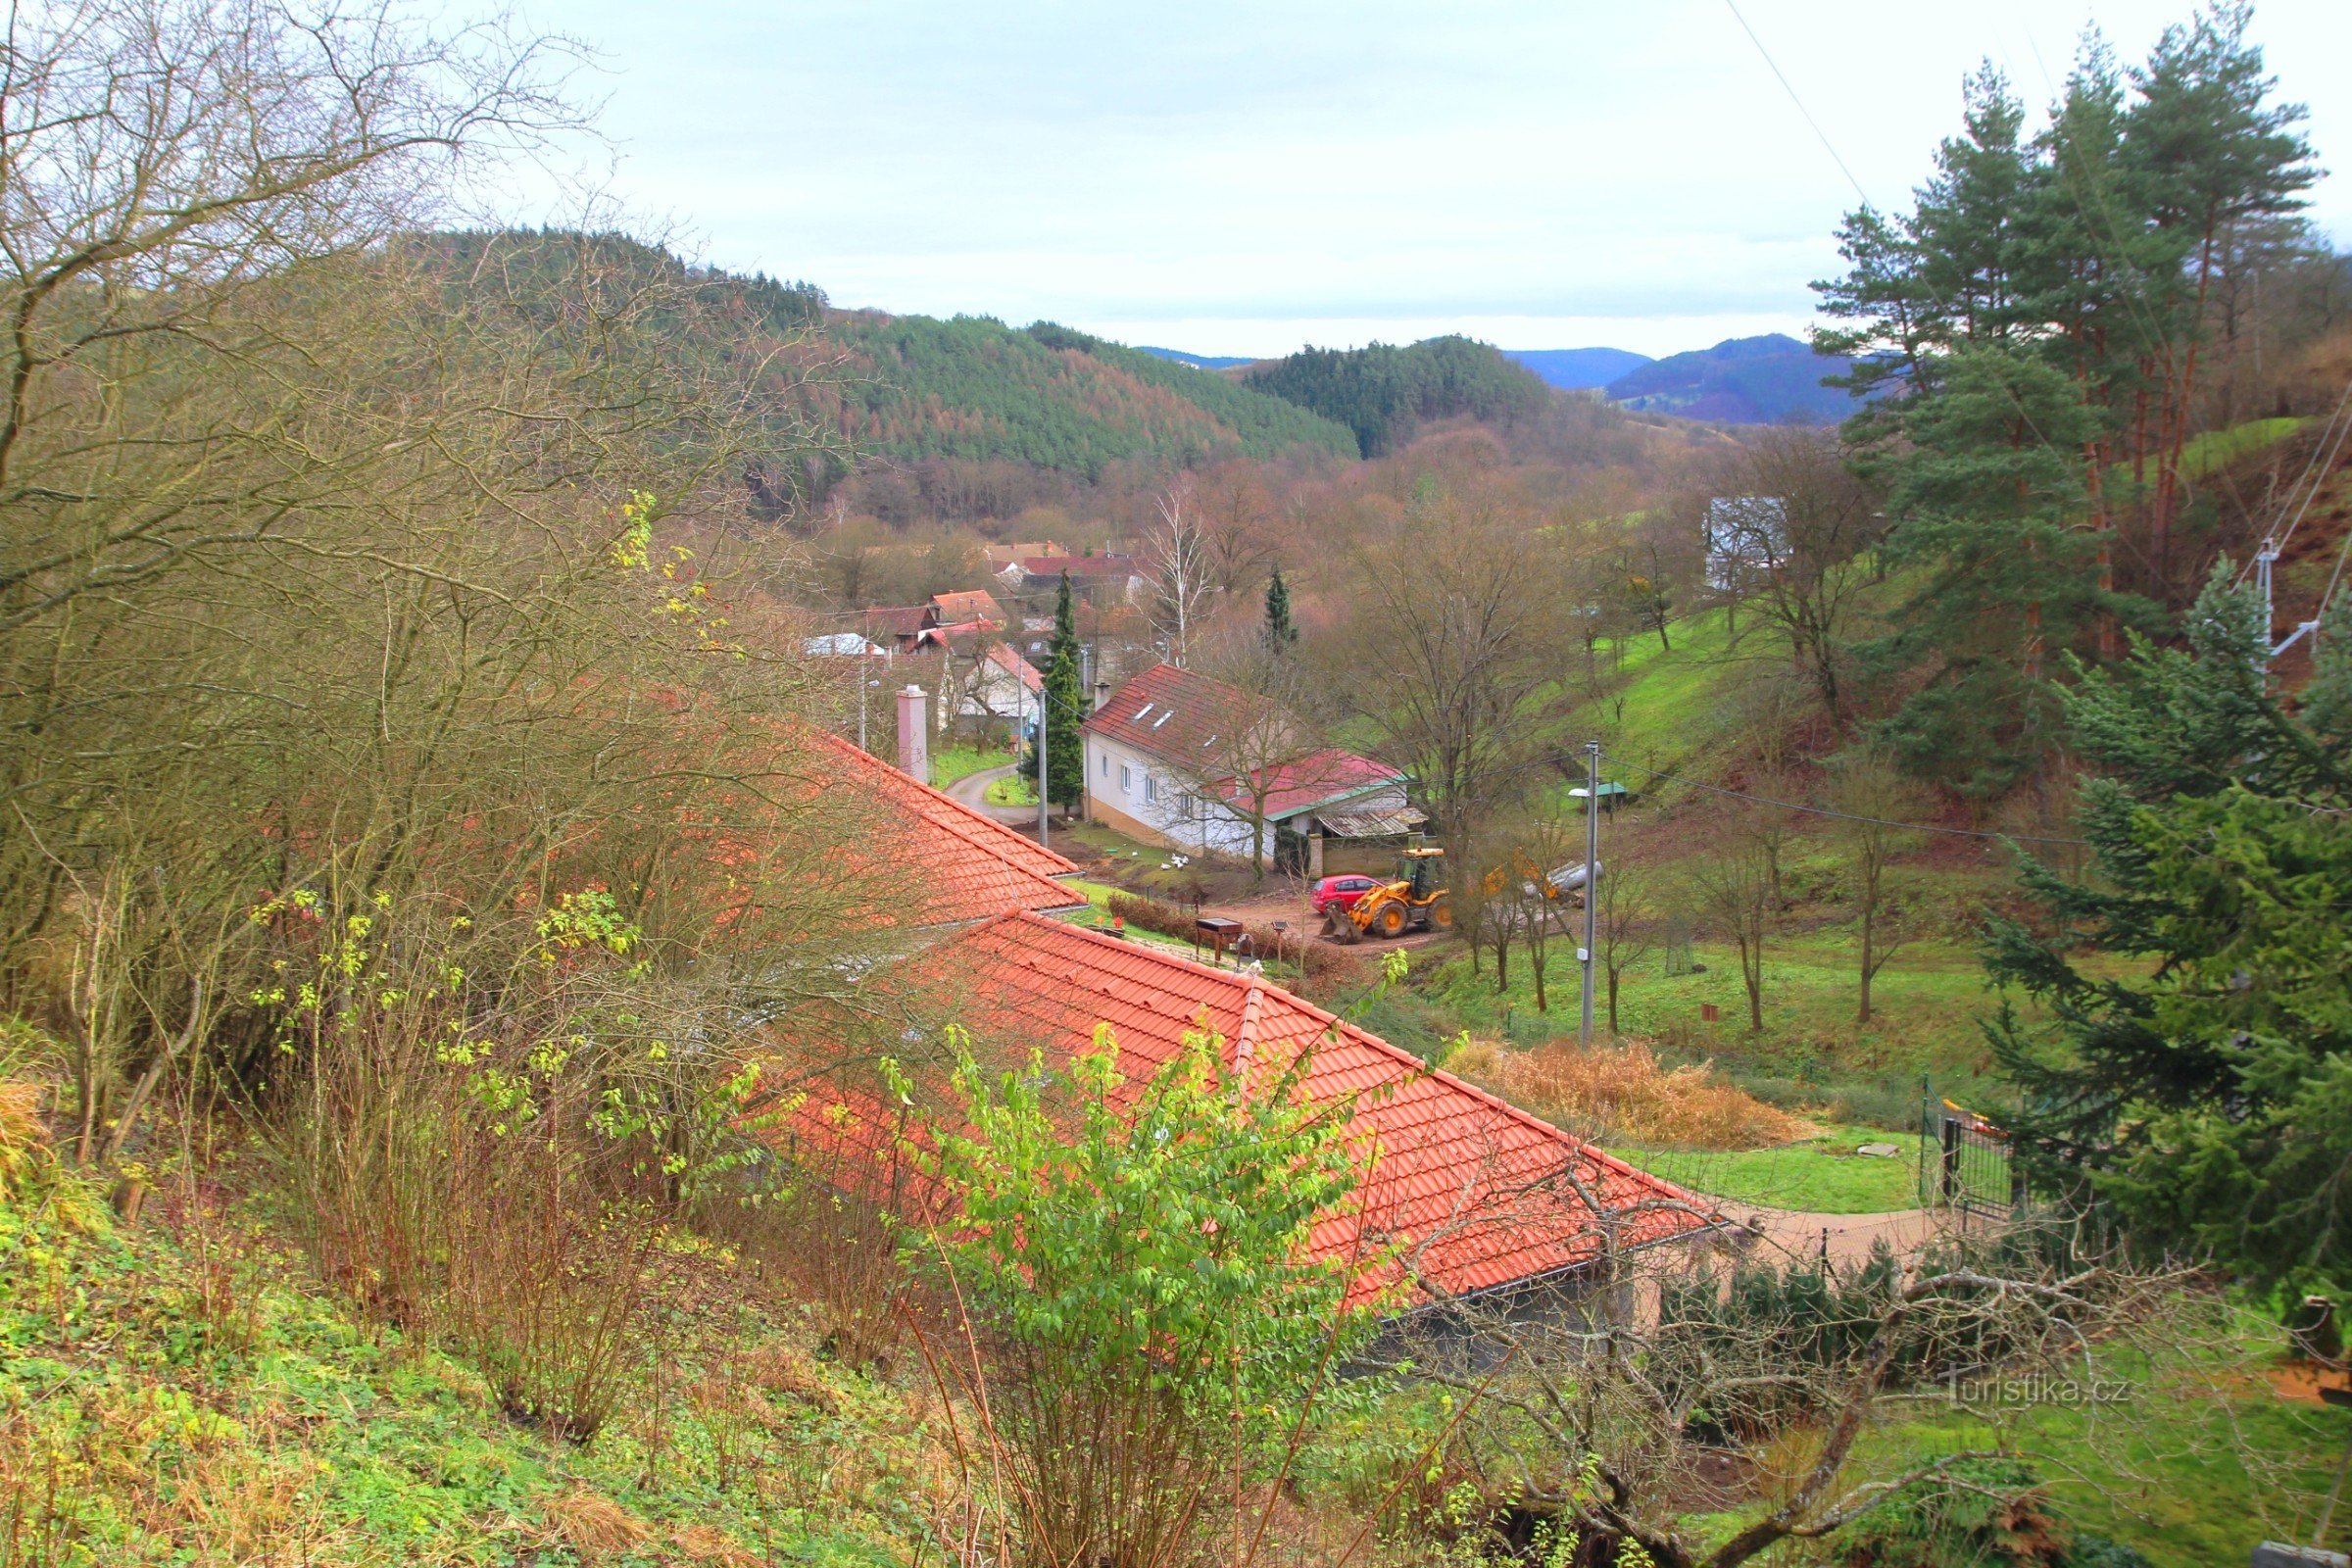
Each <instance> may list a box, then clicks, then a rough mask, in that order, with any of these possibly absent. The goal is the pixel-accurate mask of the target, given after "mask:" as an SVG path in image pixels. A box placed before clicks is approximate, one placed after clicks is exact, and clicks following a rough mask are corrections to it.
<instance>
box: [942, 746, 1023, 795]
mask: <svg viewBox="0 0 2352 1568" xmlns="http://www.w3.org/2000/svg"><path fill="white" fill-rule="evenodd" d="M1011 760H1012V754H1011V753H1010V752H1007V751H1005V748H1003V747H1002V746H943V747H941V748H940V749H939V750H938V751H936V752H933V753H932V754H931V787H932V788H934V789H942V790H944V789H946V788H947V787H948V786H949V785H951V784H953V783H955V782H956V781H957V780H958V779H966V778H970V777H971V776H972V775H973V774H974V773H985V772H987V771H988V770H989V769H990V768H992V767H1003V766H1004V765H1005V763H1007V762H1009V761H1011Z"/></svg>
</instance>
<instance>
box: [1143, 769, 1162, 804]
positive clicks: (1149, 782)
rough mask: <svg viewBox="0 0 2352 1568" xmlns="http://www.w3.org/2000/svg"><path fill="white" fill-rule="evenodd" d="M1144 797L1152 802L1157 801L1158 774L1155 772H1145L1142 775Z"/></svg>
mask: <svg viewBox="0 0 2352 1568" xmlns="http://www.w3.org/2000/svg"><path fill="white" fill-rule="evenodd" d="M1144 799H1145V800H1147V801H1151V802H1153V803H1154V804H1156V803H1157V802H1158V800H1159V775H1158V774H1157V773H1146V774H1145V775H1144Z"/></svg>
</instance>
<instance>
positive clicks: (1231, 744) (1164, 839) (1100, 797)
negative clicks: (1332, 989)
mask: <svg viewBox="0 0 2352 1568" xmlns="http://www.w3.org/2000/svg"><path fill="white" fill-rule="evenodd" d="M1286 723H1287V720H1285V719H1284V718H1283V716H1282V715H1281V714H1280V713H1278V712H1274V711H1270V710H1269V709H1268V708H1267V706H1266V705H1265V703H1264V702H1263V701H1262V700H1260V699H1258V698H1254V697H1251V696H1250V694H1249V693H1247V692H1244V691H1241V690H1240V689H1238V688H1236V687H1233V686H1229V685H1227V684H1225V683H1224V682H1223V681H1218V680H1211V679H1209V678H1208V677H1207V676H1205V675H1200V674H1196V673H1194V672H1193V671H1191V670H1187V669H1180V668H1178V667H1177V666H1176V665H1174V664H1155V665H1153V666H1152V668H1150V669H1147V670H1145V671H1144V672H1143V673H1142V674H1140V675H1138V676H1136V677H1135V679H1133V680H1131V681H1129V682H1128V683H1127V684H1126V685H1124V686H1122V687H1120V688H1119V689H1118V690H1117V691H1115V692H1113V693H1111V694H1110V695H1109V696H1107V697H1105V698H1104V699H1103V703H1102V705H1101V706H1100V707H1098V708H1097V709H1096V711H1095V712H1094V714H1093V716H1092V717H1090V718H1088V719H1087V721H1086V722H1085V724H1083V725H1082V726H1080V733H1081V735H1082V737H1083V739H1084V741H1085V754H1086V814H1087V817H1088V819H1089V820H1091V821H1097V822H1102V823H1103V824H1104V825H1106V826H1109V827H1113V828H1116V829H1117V830H1118V831H1119V832H1121V833H1124V834H1126V835H1127V836H1128V837H1129V838H1134V839H1141V840H1143V841H1144V842H1145V843H1147V844H1161V845H1165V846H1167V847H1168V848H1170V849H1176V850H1187V851H1196V852H1210V853H1217V854H1223V855H1233V856H1242V857H1247V856H1250V854H1251V852H1252V840H1253V839H1258V840H1259V841H1260V842H1259V845H1258V847H1259V848H1261V849H1262V851H1263V853H1265V854H1266V855H1268V856H1269V857H1272V858H1275V859H1277V860H1278V861H1281V862H1283V863H1287V864H1290V865H1292V866H1294V867H1295V868H1297V869H1299V870H1302V871H1305V872H1306V873H1307V874H1309V875H1316V876H1319V875H1321V874H1322V861H1323V841H1324V839H1325V837H1326V836H1329V835H1333V834H1338V835H1342V836H1348V837H1355V836H1379V837H1390V836H1394V835H1397V834H1399V833H1403V832H1406V831H1409V830H1410V829H1411V828H1412V827H1414V826H1416V825H1418V824H1419V822H1420V821H1421V815H1420V813H1419V812H1418V811H1416V810H1414V809H1412V807H1411V805H1410V804H1409V803H1408V802H1407V800H1406V798H1405V791H1406V786H1407V785H1408V784H1409V783H1410V780H1408V779H1407V778H1406V777H1405V775H1404V774H1403V773H1401V772H1398V771H1397V769H1396V768H1393V767H1390V766H1389V765H1388V764H1386V763H1385V762H1378V761H1374V760H1372V759H1371V758H1368V757H1358V756H1357V755H1356V754H1354V753H1353V752H1346V751H1341V750H1339V749H1338V748H1336V747H1307V746H1304V745H1301V746H1299V747H1296V748H1294V747H1290V746H1287V745H1285V744H1283V726H1284V725H1285V724H1286ZM1245 775H1247V776H1245ZM1260 797H1262V802H1261V799H1260ZM1261 805H1262V810H1263V822H1262V825H1259V824H1257V823H1256V822H1255V821H1254V820H1253V819H1254V818H1256V817H1258V815H1259V809H1260V807H1261Z"/></svg>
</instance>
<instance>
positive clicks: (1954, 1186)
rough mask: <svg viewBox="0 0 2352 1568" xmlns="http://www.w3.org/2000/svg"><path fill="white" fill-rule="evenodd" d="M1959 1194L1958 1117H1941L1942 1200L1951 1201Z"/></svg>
mask: <svg viewBox="0 0 2352 1568" xmlns="http://www.w3.org/2000/svg"><path fill="white" fill-rule="evenodd" d="M1959 1196H1960V1118H1959V1117H1957V1116H1946V1117H1944V1118H1943V1201H1945V1202H1946V1203H1950V1202H1952V1201H1954V1200H1956V1199H1957V1198H1958V1197H1959Z"/></svg>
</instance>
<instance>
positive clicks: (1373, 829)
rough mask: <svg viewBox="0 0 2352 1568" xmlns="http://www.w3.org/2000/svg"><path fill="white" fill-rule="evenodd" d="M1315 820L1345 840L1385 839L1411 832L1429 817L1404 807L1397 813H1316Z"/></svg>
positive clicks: (1325, 829) (1327, 830)
mask: <svg viewBox="0 0 2352 1568" xmlns="http://www.w3.org/2000/svg"><path fill="white" fill-rule="evenodd" d="M1315 820H1316V821H1318V822H1320V823H1322V824H1323V829H1324V831H1325V832H1327V833H1335V834H1337V835H1339V836H1340V837H1341V838H1344V839H1385V838H1394V837H1396V836H1397V834H1400V833H1410V832H1412V831H1414V830H1415V829H1416V828H1418V827H1420V825H1421V824H1422V823H1424V822H1426V821H1428V820H1429V818H1428V817H1427V816H1426V815H1424V814H1423V813H1422V812H1420V811H1417V810H1415V809H1413V808H1411V807H1409V806H1404V807H1399V808H1397V809H1396V810H1394V811H1317V812H1316V813H1315Z"/></svg>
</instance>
